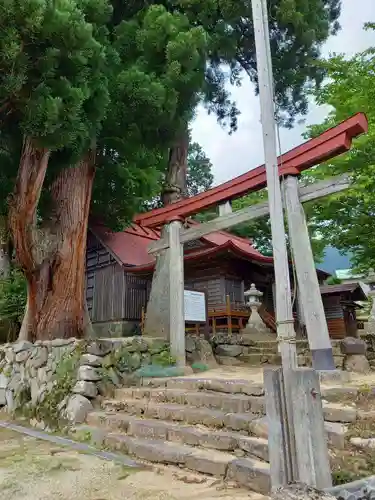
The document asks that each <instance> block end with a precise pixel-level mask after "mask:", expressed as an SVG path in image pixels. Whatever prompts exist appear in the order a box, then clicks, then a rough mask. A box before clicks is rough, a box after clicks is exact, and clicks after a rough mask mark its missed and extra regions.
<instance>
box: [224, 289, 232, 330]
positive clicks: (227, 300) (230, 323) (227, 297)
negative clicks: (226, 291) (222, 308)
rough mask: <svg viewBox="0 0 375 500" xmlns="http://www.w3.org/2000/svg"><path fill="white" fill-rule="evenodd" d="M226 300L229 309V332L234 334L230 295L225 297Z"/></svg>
mask: <svg viewBox="0 0 375 500" xmlns="http://www.w3.org/2000/svg"><path fill="white" fill-rule="evenodd" d="M225 302H226V310H227V325H228V333H229V334H230V335H232V306H231V303H230V296H229V295H227V296H226V297H225Z"/></svg>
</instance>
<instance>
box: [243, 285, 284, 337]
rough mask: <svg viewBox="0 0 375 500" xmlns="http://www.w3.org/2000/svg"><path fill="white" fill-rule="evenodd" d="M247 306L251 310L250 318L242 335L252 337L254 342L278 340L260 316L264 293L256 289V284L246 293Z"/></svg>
mask: <svg viewBox="0 0 375 500" xmlns="http://www.w3.org/2000/svg"><path fill="white" fill-rule="evenodd" d="M244 295H245V304H246V306H247V307H248V308H249V309H250V318H249V321H248V322H247V325H246V327H245V328H244V329H243V330H242V332H241V333H242V334H246V335H251V336H252V337H254V340H276V335H275V334H274V333H273V332H272V331H271V330H270V329H269V328H268V327H267V325H265V324H264V322H263V320H262V318H261V317H260V315H259V312H258V310H259V308H260V306H261V305H262V303H261V301H260V298H261V297H262V296H263V293H262V292H260V291H259V290H257V289H256V287H255V285H254V283H252V285H251V286H250V289H249V290H247V291H246V292H245V293H244Z"/></svg>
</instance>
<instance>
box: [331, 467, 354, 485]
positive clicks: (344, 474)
mask: <svg viewBox="0 0 375 500" xmlns="http://www.w3.org/2000/svg"><path fill="white" fill-rule="evenodd" d="M356 479H358V475H357V474H356V473H355V472H352V471H349V470H345V469H343V470H335V471H333V472H332V484H333V486H337V485H339V484H346V483H351V482H352V481H355V480H356Z"/></svg>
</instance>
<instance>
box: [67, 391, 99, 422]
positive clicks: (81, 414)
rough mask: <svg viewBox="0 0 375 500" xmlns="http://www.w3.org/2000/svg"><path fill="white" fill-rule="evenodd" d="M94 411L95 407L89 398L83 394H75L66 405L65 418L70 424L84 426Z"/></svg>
mask: <svg viewBox="0 0 375 500" xmlns="http://www.w3.org/2000/svg"><path fill="white" fill-rule="evenodd" d="M92 410H93V406H92V404H91V402H90V401H89V400H88V399H87V398H85V397H84V396H82V395H81V394H73V396H71V397H70V398H69V400H68V403H67V405H66V410H65V416H66V418H67V419H68V420H69V421H70V422H73V423H75V424H82V423H83V422H84V421H85V420H86V416H87V414H88V413H89V411H92Z"/></svg>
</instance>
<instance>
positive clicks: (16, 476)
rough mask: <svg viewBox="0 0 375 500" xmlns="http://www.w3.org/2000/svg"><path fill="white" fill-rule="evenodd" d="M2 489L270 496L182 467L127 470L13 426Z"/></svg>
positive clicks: (132, 495)
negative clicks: (30, 435)
mask: <svg viewBox="0 0 375 500" xmlns="http://www.w3.org/2000/svg"><path fill="white" fill-rule="evenodd" d="M0 491H1V492H2V497H3V498H6V499H7V500H21V499H22V500H25V499H27V500H77V499H79V500H120V499H121V500H124V499H127V500H148V499H150V500H151V499H152V500H174V499H176V500H177V499H179V500H185V499H186V500H195V499H196V500H198V499H199V500H214V499H222V500H245V499H251V500H265V497H263V496H262V495H259V494H256V493H251V492H249V491H246V490H243V489H240V488H236V487H234V486H230V485H224V484H223V483H222V482H221V481H218V480H215V479H213V478H212V479H211V478H206V477H203V476H200V475H198V474H193V473H189V472H186V471H183V470H181V469H179V468H174V467H160V468H158V469H155V470H136V469H131V468H126V467H124V466H121V465H117V464H115V463H113V462H109V461H105V460H101V459H100V458H97V457H94V456H91V455H85V454H83V453H79V452H76V451H72V450H71V449H69V448H63V447H59V446H56V445H53V444H52V443H48V442H45V441H40V440H36V439H34V438H30V437H25V436H23V435H20V434H18V433H14V432H12V431H9V430H7V429H0Z"/></svg>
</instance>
